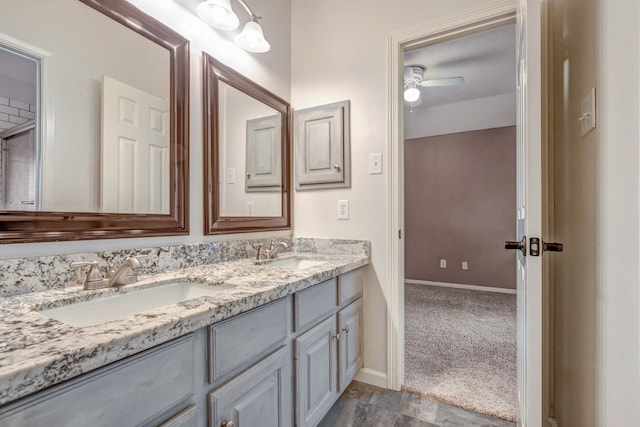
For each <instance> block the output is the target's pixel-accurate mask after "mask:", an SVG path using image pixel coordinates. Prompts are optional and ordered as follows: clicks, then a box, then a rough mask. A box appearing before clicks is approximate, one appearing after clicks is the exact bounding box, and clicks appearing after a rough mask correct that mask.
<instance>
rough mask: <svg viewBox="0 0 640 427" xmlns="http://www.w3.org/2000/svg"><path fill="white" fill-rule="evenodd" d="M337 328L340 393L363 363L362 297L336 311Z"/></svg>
mask: <svg viewBox="0 0 640 427" xmlns="http://www.w3.org/2000/svg"><path fill="white" fill-rule="evenodd" d="M338 329H339V331H338V332H339V333H340V341H339V343H338V347H339V358H338V365H339V370H338V373H339V374H338V380H339V383H340V384H339V387H340V393H342V392H343V391H344V389H346V388H347V386H348V385H349V383H350V382H351V380H352V379H353V377H354V375H355V374H356V373H357V372H358V370H359V369H360V368H361V367H362V363H363V346H362V298H360V299H358V300H356V301H354V302H353V303H351V304H350V305H348V306H347V307H345V308H343V309H342V310H340V311H339V312H338Z"/></svg>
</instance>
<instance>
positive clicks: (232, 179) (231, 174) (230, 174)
mask: <svg viewBox="0 0 640 427" xmlns="http://www.w3.org/2000/svg"><path fill="white" fill-rule="evenodd" d="M235 183H236V168H227V184H235Z"/></svg>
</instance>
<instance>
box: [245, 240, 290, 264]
mask: <svg viewBox="0 0 640 427" xmlns="http://www.w3.org/2000/svg"><path fill="white" fill-rule="evenodd" d="M251 246H253V249H255V250H256V259H257V260H258V261H260V260H263V259H273V258H277V257H278V251H279V250H280V249H289V245H288V244H287V243H285V242H276V241H275V240H272V241H271V243H270V244H269V249H267V248H265V247H264V244H262V243H258V242H256V243H254V244H252V245H251Z"/></svg>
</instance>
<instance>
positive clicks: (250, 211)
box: [247, 202, 254, 216]
mask: <svg viewBox="0 0 640 427" xmlns="http://www.w3.org/2000/svg"><path fill="white" fill-rule="evenodd" d="M253 208H254V204H253V202H247V215H249V216H252V215H253Z"/></svg>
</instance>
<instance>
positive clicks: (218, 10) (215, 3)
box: [196, 0, 240, 30]
mask: <svg viewBox="0 0 640 427" xmlns="http://www.w3.org/2000/svg"><path fill="white" fill-rule="evenodd" d="M196 10H197V12H198V16H200V19H202V20H203V21H204V22H205V23H206V24H207V25H209V26H211V27H213V28H217V29H218V30H235V29H236V28H238V25H240V21H239V20H238V15H236V14H235V13H234V12H233V10H232V9H231V3H229V0H206V1H203V2H202V3H200V4H199V5H198V8H197V9H196Z"/></svg>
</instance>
